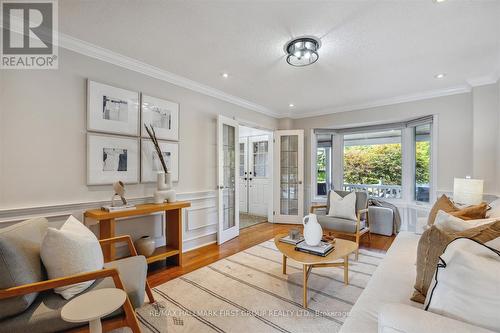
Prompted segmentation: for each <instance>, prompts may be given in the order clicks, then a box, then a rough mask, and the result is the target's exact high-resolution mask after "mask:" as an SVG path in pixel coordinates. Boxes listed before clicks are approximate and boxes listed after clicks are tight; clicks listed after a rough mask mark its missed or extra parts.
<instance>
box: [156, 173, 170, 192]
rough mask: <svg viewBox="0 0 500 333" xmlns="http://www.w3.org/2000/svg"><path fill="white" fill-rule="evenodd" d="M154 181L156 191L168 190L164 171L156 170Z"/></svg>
mask: <svg viewBox="0 0 500 333" xmlns="http://www.w3.org/2000/svg"><path fill="white" fill-rule="evenodd" d="M156 183H157V184H156V185H157V188H158V191H164V190H168V187H167V183H166V177H165V172H163V171H160V172H158V174H157V175H156Z"/></svg>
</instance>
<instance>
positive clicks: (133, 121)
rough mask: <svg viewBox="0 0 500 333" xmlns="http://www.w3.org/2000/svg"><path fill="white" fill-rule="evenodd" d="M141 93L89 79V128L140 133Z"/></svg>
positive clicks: (120, 132) (123, 132) (112, 131)
mask: <svg viewBox="0 0 500 333" xmlns="http://www.w3.org/2000/svg"><path fill="white" fill-rule="evenodd" d="M138 126H139V93H138V92H136V91H130V90H126V89H121V88H116V87H112V86H109V85H107V84H103V83H99V82H95V81H91V80H88V81H87V130H89V131H94V132H105V133H113V134H122V135H131V136H137V135H139V134H138V133H139V130H138Z"/></svg>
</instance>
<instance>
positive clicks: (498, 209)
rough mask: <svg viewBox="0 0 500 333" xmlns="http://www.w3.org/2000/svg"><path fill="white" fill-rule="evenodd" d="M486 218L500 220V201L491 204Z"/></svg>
mask: <svg viewBox="0 0 500 333" xmlns="http://www.w3.org/2000/svg"><path fill="white" fill-rule="evenodd" d="M486 217H489V218H495V217H498V218H500V199H496V200H495V201H493V202H491V203H490V204H489V210H488V211H487V212H486Z"/></svg>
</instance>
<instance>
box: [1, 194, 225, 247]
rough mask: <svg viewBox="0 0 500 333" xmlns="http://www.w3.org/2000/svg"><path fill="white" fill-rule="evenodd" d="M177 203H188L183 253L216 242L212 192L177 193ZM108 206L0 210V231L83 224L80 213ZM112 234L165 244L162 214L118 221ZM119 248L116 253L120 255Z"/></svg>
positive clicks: (147, 199)
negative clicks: (36, 221)
mask: <svg viewBox="0 0 500 333" xmlns="http://www.w3.org/2000/svg"><path fill="white" fill-rule="evenodd" d="M177 200H179V201H184V200H186V201H190V202H191V207H190V208H187V209H184V210H183V217H182V220H183V228H182V230H183V240H184V241H183V251H184V252H185V251H187V250H190V249H192V248H195V247H200V246H203V245H206V244H210V243H213V242H214V241H216V240H217V196H216V191H202V192H193V193H179V194H177ZM128 201H129V202H130V203H132V204H141V203H145V202H151V201H152V198H151V197H143V198H134V199H129V200H128ZM106 204H109V202H108V201H94V202H82V203H72V204H64V205H53V206H43V207H27V208H17V209H6V210H0V228H3V227H7V226H9V225H12V224H15V223H18V222H21V221H24V220H27V219H30V218H35V217H45V218H47V219H48V220H49V226H50V227H54V228H58V227H60V226H61V225H62V224H63V223H64V221H66V219H67V218H68V217H69V216H70V215H73V216H75V217H76V218H77V219H79V220H80V221H83V220H84V219H83V212H84V211H86V210H88V209H94V208H97V207H101V206H103V205H106ZM84 222H85V224H86V225H87V226H88V227H89V228H90V229H91V230H92V231H93V232H94V233H95V234H96V235H98V234H99V228H98V225H97V223H96V221H93V220H89V219H87V220H86V221H84ZM116 233H117V234H118V235H120V234H129V235H131V236H132V238H133V239H134V240H135V239H138V238H140V237H142V236H146V235H148V236H154V238H155V241H156V244H157V246H162V245H164V244H165V224H164V214H163V213H157V214H152V215H145V216H139V217H131V218H130V217H129V218H123V219H119V220H118V222H117V224H116ZM122 247H123V246H120V247H119V248H118V249H117V251H118V254H120V252H121V251H120V250H125V249H124V248H123V249H122Z"/></svg>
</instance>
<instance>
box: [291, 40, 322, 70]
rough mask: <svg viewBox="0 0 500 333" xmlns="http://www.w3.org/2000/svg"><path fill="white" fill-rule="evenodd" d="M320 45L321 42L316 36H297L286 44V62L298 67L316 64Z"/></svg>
mask: <svg viewBox="0 0 500 333" xmlns="http://www.w3.org/2000/svg"><path fill="white" fill-rule="evenodd" d="M320 47H321V42H320V40H319V39H317V38H315V37H300V38H295V39H293V40H291V41H289V42H288V43H286V44H285V53H286V54H287V55H288V56H287V57H286V62H288V63H289V64H290V65H292V66H296V67H302V66H307V65H311V64H314V63H315V62H316V61H318V58H319V55H318V50H319V48H320Z"/></svg>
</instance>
